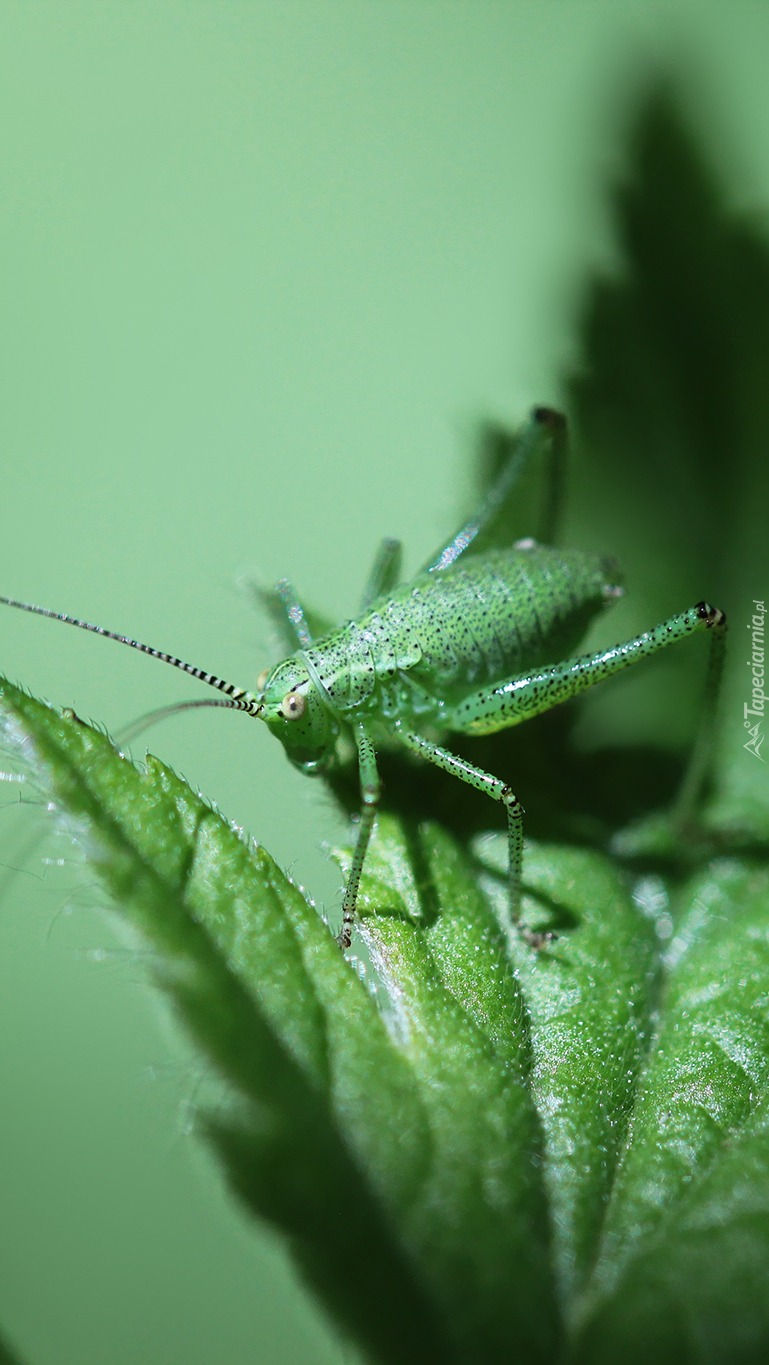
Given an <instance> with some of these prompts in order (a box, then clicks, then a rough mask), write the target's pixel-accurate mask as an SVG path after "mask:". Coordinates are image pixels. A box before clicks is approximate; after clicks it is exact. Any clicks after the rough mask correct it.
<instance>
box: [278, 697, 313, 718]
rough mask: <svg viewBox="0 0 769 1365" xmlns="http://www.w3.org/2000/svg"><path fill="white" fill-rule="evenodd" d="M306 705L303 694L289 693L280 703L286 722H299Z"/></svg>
mask: <svg viewBox="0 0 769 1365" xmlns="http://www.w3.org/2000/svg"><path fill="white" fill-rule="evenodd" d="M306 704H307V703H306V702H305V699H304V697H303V696H302V694H301V692H289V693H288V694H287V695H286V696H285V697H284V698H283V700H282V702H281V703H280V714H281V715H282V717H283V719H284V720H298V719H299V717H300V716H303V715H304V708H305V706H306Z"/></svg>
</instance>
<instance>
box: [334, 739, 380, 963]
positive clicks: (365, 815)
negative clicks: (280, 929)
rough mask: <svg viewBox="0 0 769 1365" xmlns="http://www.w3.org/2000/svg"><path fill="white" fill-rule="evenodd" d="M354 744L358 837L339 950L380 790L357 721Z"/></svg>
mask: <svg viewBox="0 0 769 1365" xmlns="http://www.w3.org/2000/svg"><path fill="white" fill-rule="evenodd" d="M355 743H356V744H357V746H358V768H359V771H360V794H361V799H362V802H363V804H362V806H361V812H360V820H359V822H358V838H357V839H356V841H355V851H354V853H353V855H352V866H351V867H350V874H349V876H348V878H347V886H346V887H345V891H344V900H343V901H342V928H341V930H340V932H339V934H338V936H337V940H336V941H337V943H338V944H339V947H340V948H342V949H345V948H349V946H350V943H351V942H352V926H353V924H354V922H355V904H356V901H357V899H358V888H359V886H360V878H361V873H362V871H363V863H364V860H365V857H366V851H367V849H368V845H369V840H370V838H371V831H372V829H373V827H374V820H375V819H376V812H377V806H378V804H379V796H380V793H381V790H382V784H381V781H380V778H379V769H378V768H377V762H376V750H375V749H374V745H373V742H372V739H371V736H370V735H369V733H368V731H367V730H366V727H365V726H364V725H363V724H362V723H361V722H360V721H359V722H358V724H357V725H356V726H355Z"/></svg>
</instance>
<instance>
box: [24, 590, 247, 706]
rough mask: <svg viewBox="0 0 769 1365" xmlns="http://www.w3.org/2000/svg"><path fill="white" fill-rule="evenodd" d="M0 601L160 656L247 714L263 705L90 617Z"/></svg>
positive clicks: (190, 666) (227, 704)
mask: <svg viewBox="0 0 769 1365" xmlns="http://www.w3.org/2000/svg"><path fill="white" fill-rule="evenodd" d="M0 603H1V604H2V605H3V606H6V607H16V608H17V610H18V611H30V612H32V613H33V614H34V615H35V616H48V617H50V619H51V620H52V621H63V622H64V623H65V625H67V626H77V627H78V629H79V630H91V631H93V633H94V635H106V637H107V639H108V640H117V642H118V644H120V645H128V646H129V647H130V648H131V649H138V650H141V653H142V654H149V655H151V657H152V658H153V659H160V660H161V661H162V662H163V663H164V664H170V665H171V667H172V668H179V669H181V671H182V673H189V674H190V676H191V677H193V678H198V679H199V681H200V682H204V683H207V685H208V686H209V687H215V688H217V690H218V691H219V692H224V693H225V694H226V695H227V697H228V698H229V700H228V701H226V702H222V703H221V705H222V706H231V707H233V708H234V709H235V710H237V711H247V712H248V714H249V715H250V716H259V715H261V712H262V707H261V705H260V703H259V701H258V699H257V697H256V696H255V695H254V693H253V692H246V691H245V689H244V688H242V687H236V686H235V684H234V683H228V682H225V681H224V679H223V678H217V677H216V674H214V673H206V672H205V670H204V669H202V668H195V667H194V666H193V665H192V664H186V663H185V662H184V660H183V659H177V658H176V657H175V656H174V655H173V654H165V653H164V652H163V650H162V649H153V648H152V646H151V645H143V644H140V642H139V641H138V640H131V639H129V637H128V636H127V635H118V634H117V633H116V632H115V631H114V630H106V629H105V628H104V626H94V625H91V622H90V621H78V619H77V617H75V616H66V615H65V614H64V612H61V611H50V610H49V608H48V607H36V606H33V605H32V603H31V602H17V601H16V599H15V598H13V597H0Z"/></svg>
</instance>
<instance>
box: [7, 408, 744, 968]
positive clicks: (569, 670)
mask: <svg viewBox="0 0 769 1365" xmlns="http://www.w3.org/2000/svg"><path fill="white" fill-rule="evenodd" d="M565 445H566V430H565V420H564V418H563V417H562V416H561V415H560V414H559V413H557V412H555V411H554V410H552V409H550V408H535V409H534V411H533V413H532V415H531V418H530V420H529V422H528V424H527V425H526V426H525V427H524V428H522V430H521V431H520V433H519V435H518V438H517V442H516V443H515V445H514V447H513V451H512V454H511V456H510V458H509V460H508V462H507V464H506V466H505V467H504V468H503V469H502V471H501V473H500V474H499V476H498V478H497V480H496V482H495V483H494V484H493V486H492V488H491V491H490V493H489V494H488V496H487V498H486V500H485V501H484V503H483V505H482V506H481V508H480V510H479V511H478V512H477V514H476V515H475V516H473V517H472V518H471V519H470V520H469V521H467V522H466V523H465V524H464V525H463V526H462V527H461V528H460V530H459V531H458V532H457V533H456V535H455V536H453V537H452V539H451V540H450V541H448V542H447V543H446V544H445V545H442V546H441V547H440V549H439V550H438V551H437V552H436V554H435V555H433V556H432V557H431V559H430V560H429V561H428V562H427V564H426V565H425V566H424V568H423V569H422V570H421V571H420V572H419V573H418V574H417V575H416V577H415V578H413V579H412V580H411V581H410V582H408V583H404V584H400V585H399V583H398V579H399V568H400V544H399V542H397V541H393V540H386V541H384V542H383V544H382V546H381V548H380V550H379V553H378V554H377V557H376V559H375V562H374V566H373V569H372V572H371V575H370V577H369V580H368V583H367V585H366V589H365V592H364V594H363V599H362V602H361V609H360V613H359V615H358V616H357V617H356V618H355V619H354V620H351V621H347V622H346V623H345V624H343V625H341V626H339V627H337V628H336V629H335V630H332V631H330V632H329V633H327V634H325V635H324V636H322V637H321V638H319V639H313V637H312V634H311V631H310V627H309V625H308V621H307V615H306V613H305V611H304V609H303V607H302V604H301V602H300V601H299V599H298V597H297V596H296V594H295V593H294V591H293V589H292V588H291V586H290V585H289V584H288V583H287V582H285V581H284V582H283V583H281V584H279V585H278V589H277V591H278V593H279V596H280V599H281V601H282V603H283V608H284V611H285V616H286V621H287V624H288V626H289V627H290V629H291V631H292V633H293V636H294V637H295V639H296V644H297V646H298V648H297V649H296V651H295V652H294V653H293V654H291V655H290V656H289V657H288V658H286V659H283V660H282V661H281V662H280V663H278V664H276V665H275V666H274V667H273V668H269V669H265V671H264V672H263V673H262V674H261V675H260V677H259V678H258V680H257V684H256V690H255V691H253V692H251V691H248V690H246V689H244V688H241V687H236V686H235V685H234V684H233V683H229V682H226V681H224V680H223V679H222V678H218V677H216V676H215V675H214V674H211V673H207V672H205V671H204V670H203V669H200V668H195V667H193V666H192V665H191V664H187V663H184V662H183V660H181V659H177V658H175V657H174V656H173V655H170V654H166V653H164V652H163V651H162V650H158V649H153V648H152V647H151V646H149V645H144V644H140V643H139V642H138V641H137V640H132V639H130V638H128V637H127V636H124V635H119V634H117V633H115V632H114V631H110V630H105V629H104V628H103V627H101V626H94V625H91V624H90V623H89V622H87V621H79V620H77V619H76V618H75V617H72V616H67V615H64V614H62V613H59V612H54V611H50V610H48V609H47V608H45V607H37V606H33V605H31V604H30V603H27V602H19V601H16V600H15V599H13V598H9V597H0V603H3V604H5V605H6V606H11V607H18V608H19V609H20V610H22V611H29V612H34V613H37V614H38V615H41V616H49V617H52V618H53V619H55V620H58V621H64V622H65V623H67V624H68V625H74V626H78V627H80V628H81V629H83V630H91V631H95V632H96V633H97V634H99V635H105V636H107V637H108V638H109V639H111V640H117V641H119V643H121V644H125V645H129V646H130V647H131V648H132V649H138V650H141V651H142V652H143V653H145V654H150V655H151V656H152V657H153V658H155V659H161V660H162V661H163V662H164V663H168V664H171V665H172V666H173V667H174V668H178V669H181V670H182V671H183V672H185V673H189V674H191V675H192V677H194V678H197V679H199V680H200V681H201V682H204V683H207V684H208V686H209V687H213V688H216V689H217V690H218V691H219V692H221V693H223V694H224V696H223V697H222V698H220V699H217V700H216V701H211V702H209V703H207V704H210V705H219V706H226V707H231V708H233V709H236V710H239V711H245V712H246V713H247V714H248V715H250V716H253V717H255V718H256V719H258V720H262V721H264V722H265V724H266V725H267V727H268V728H269V729H270V730H271V731H272V733H273V734H274V735H275V736H276V738H277V739H279V740H280V742H281V744H282V745H283V747H284V749H285V751H286V754H287V756H288V758H289V759H290V760H291V762H292V763H293V764H294V765H295V766H296V767H297V768H299V769H300V770H301V771H302V772H304V773H307V774H309V775H316V774H322V773H324V772H328V771H329V770H330V768H331V766H332V764H333V763H334V762H335V760H336V757H337V752H338V743H339V740H340V737H341V736H342V735H343V734H344V733H347V734H351V735H352V737H353V739H354V741H355V746H356V749H357V756H358V767H359V773H360V789H361V813H360V819H359V822H358V830H357V838H356V842H355V848H354V852H353V857H352V864H351V867H350V872H349V875H348V879H347V885H346V888H345V892H344V900H343V904H342V925H341V930H340V933H339V935H338V942H339V944H340V946H341V947H342V948H348V947H349V946H350V942H351V935H352V929H353V924H354V922H355V907H356V901H357V896H358V889H359V885H360V878H361V873H362V870H363V864H364V861H365V857H366V851H367V848H368V845H369V840H370V838H371V832H372V828H373V825H374V821H375V817H376V811H377V804H378V802H379V797H380V789H381V783H380V778H379V772H378V768H377V745H378V742H380V741H381V740H382V739H383V738H385V737H386V738H387V740H388V742H392V741H393V740H395V741H396V742H400V743H401V744H402V745H403V746H404V747H405V748H406V749H407V750H409V751H410V752H411V753H413V754H416V755H418V756H420V757H421V758H422V759H425V760H426V761H428V762H430V763H434V764H435V765H436V766H437V767H438V768H442V769H443V770H444V771H445V772H447V773H451V774H452V775H453V776H454V777H457V778H459V779H460V781H462V782H467V783H469V784H470V786H472V787H474V788H475V789H476V790H478V791H481V792H485V793H486V794H487V795H488V796H490V797H491V798H492V800H494V801H499V802H501V803H502V805H503V806H504V807H505V809H506V812H507V827H508V876H509V899H510V915H511V919H512V922H513V923H514V924H515V925H517V926H518V928H519V931H520V932H521V934H522V935H523V937H524V938H525V939H526V941H527V942H529V943H530V944H531V945H532V946H533V947H539V946H541V945H542V943H543V942H545V941H547V939H548V938H549V937H551V935H548V934H543V933H537V932H534V931H532V930H530V929H528V928H526V927H525V926H523V925H522V924H521V920H520V911H521V863H522V854H523V808H522V806H521V803H520V801H519V800H518V798H517V796H516V795H515V794H514V792H513V790H512V788H511V787H510V786H508V784H507V783H506V782H505V781H503V780H502V779H501V778H499V777H495V776H493V775H492V774H491V773H487V772H484V771H483V770H482V769H481V768H479V767H476V766H474V765H473V764H472V763H469V762H468V761H466V760H465V759H464V758H460V757H459V756H457V755H456V754H454V753H452V752H451V750H450V749H448V748H446V747H444V745H443V744H442V743H440V742H439V740H440V738H441V737H442V735H444V734H448V733H459V734H465V735H487V734H492V733H494V732H495V731H499V730H503V729H506V728H507V727H509V726H512V725H517V724H519V723H520V722H521V721H523V720H527V719H529V718H530V717H532V716H536V715H538V714H539V713H540V712H543V711H547V710H549V709H550V708H551V707H553V706H556V705H557V704H558V703H559V702H562V701H565V700H567V698H570V697H574V696H576V695H577V694H578V693H580V692H583V691H585V689H586V688H588V687H592V686H594V684H596V683H598V682H601V681H603V679H605V678H608V677H610V676H611V675H613V674H615V673H618V672H620V671H621V670H622V669H625V668H628V667H629V666H630V665H631V664H634V663H637V662H639V661H640V660H641V659H644V658H646V657H648V656H649V655H650V654H655V653H656V652H657V651H658V650H660V649H664V648H665V647H666V646H667V645H671V644H673V643H675V641H677V640H681V639H683V638H684V637H685V636H687V635H691V634H693V633H694V632H696V631H709V632H710V633H711V649H710V658H709V665H708V674H707V680H706V685H705V697H704V703H703V708H702V716H701V720H700V728H699V733H698V739H697V741H696V743H695V745H694V748H693V751H692V755H691V758H690V761H689V766H688V769H687V772H686V774H685V777H684V781H683V784H682V787H681V790H680V792H679V795H678V798H677V801H676V805H675V808H674V816H675V819H676V820H677V821H678V822H679V823H680V824H681V825H683V824H685V823H686V821H687V820H688V819H689V818H690V817H691V814H692V812H693V810H694V808H695V806H696V802H697V799H698V796H699V794H700V791H701V788H702V785H703V781H704V778H705V776H706V774H707V769H708V763H709V757H710V748H711V742H712V732H713V723H714V716H715V709H716V703H717V696H718V689H719V682H720V676H721V671H722V664H723V657H724V640H725V631H726V618H725V616H724V613H723V612H722V611H720V610H719V609H718V608H717V607H712V606H710V605H709V604H708V603H707V602H699V603H698V604H697V605H696V606H694V607H690V608H689V609H688V610H686V611H683V612H680V613H678V614H677V615H675V616H671V617H669V618H668V620H666V621H663V622H662V624H661V625H658V626H655V627H654V628H653V629H651V630H648V631H645V632H644V633H643V634H641V635H638V636H636V637H635V638H634V639H632V640H627V641H626V642H625V643H623V644H620V645H615V646H614V647H613V648H610V649H603V650H601V651H599V652H598V653H595V654H583V655H576V654H575V653H574V651H575V650H576V649H577V647H578V646H579V643H580V641H581V639H582V638H583V636H584V634H585V632H586V630H587V627H588V626H589V624H590V622H591V621H592V620H593V618H594V617H595V616H597V615H598V613H599V612H601V611H602V610H603V609H604V608H605V607H606V606H607V605H609V604H610V603H611V602H612V601H613V600H614V599H615V598H617V597H619V596H621V595H622V592H623V589H622V587H621V586H620V584H619V583H617V581H616V578H617V571H616V566H615V565H614V561H613V560H609V559H606V558H603V557H601V556H600V555H597V554H592V553H586V552H584V551H580V550H571V549H561V548H558V549H556V548H554V547H553V546H552V545H550V544H545V543H539V542H538V541H536V540H533V539H526V540H519V541H517V542H515V543H514V544H513V545H512V546H511V547H509V548H506V549H492V550H486V551H483V550H481V551H480V552H479V551H478V546H477V545H475V544H474V542H476V541H477V542H478V543H479V544H482V536H483V532H484V531H485V530H487V529H488V527H489V525H490V524H491V522H492V521H493V518H494V517H495V515H496V514H497V513H498V511H499V509H500V508H501V507H502V506H503V505H504V504H505V503H506V502H507V500H508V498H509V497H510V494H511V493H512V492H513V491H514V490H515V488H516V486H517V485H518V484H519V482H520V479H521V477H522V475H523V473H524V471H525V469H526V468H527V466H528V465H529V463H530V461H531V460H532V459H533V458H534V457H536V456H537V455H540V454H544V455H546V456H549V466H548V470H549V473H548V478H549V495H548V499H547V502H546V512H545V517H544V520H543V526H544V527H545V533H544V534H543V537H542V538H543V540H550V539H552V538H553V532H554V529H555V523H556V520H557V514H558V504H559V499H560V487H561V485H562V473H563V462H564V453H565ZM479 537H480V538H481V539H480V540H479ZM189 704H190V705H195V704H198V705H201V704H206V703H189ZM183 705H184V704H183ZM173 709H176V708H163V710H164V712H165V711H168V710H173Z"/></svg>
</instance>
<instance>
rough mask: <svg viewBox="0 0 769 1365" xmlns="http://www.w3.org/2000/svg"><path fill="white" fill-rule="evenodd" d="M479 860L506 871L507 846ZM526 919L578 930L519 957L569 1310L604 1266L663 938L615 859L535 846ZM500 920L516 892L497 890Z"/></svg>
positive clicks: (494, 846)
mask: <svg viewBox="0 0 769 1365" xmlns="http://www.w3.org/2000/svg"><path fill="white" fill-rule="evenodd" d="M479 852H480V854H481V856H482V857H483V858H484V860H485V861H486V862H487V863H490V865H491V866H492V867H494V868H496V869H497V870H498V871H499V872H500V873H501V872H504V870H505V868H506V860H507V847H506V840H505V839H504V838H503V837H500V836H497V835H491V836H488V837H487V838H485V839H483V840H482V841H481V843H480V845H479ZM524 883H525V886H526V888H527V890H528V892H529V895H528V896H527V897H526V898H525V900H524V911H523V913H524V918H525V919H527V920H529V922H530V923H532V924H536V925H537V926H538V927H539V926H542V925H543V924H547V923H548V921H550V922H551V923H552V922H553V916H555V921H554V922H555V924H556V925H560V926H561V927H562V928H564V929H568V930H569V931H568V932H566V933H563V934H562V936H561V937H560V938H558V939H557V940H556V942H555V943H554V944H553V945H551V947H550V948H549V949H547V950H546V951H544V952H542V953H540V954H533V953H531V952H530V951H529V950H528V949H527V948H526V947H525V945H524V943H523V942H522V940H521V939H520V938H519V937H518V936H517V935H513V936H511V942H510V952H511V957H512V960H513V962H514V963H515V964H516V967H517V975H518V979H519V981H520V983H521V987H522V989H523V992H524V995H525V999H526V1002H527V1005H528V1009H529V1013H530V1018H531V1038H532V1054H533V1066H532V1073H531V1088H532V1095H533V1098H534V1101H535V1103H536V1105H537V1109H538V1111H539V1114H540V1118H541V1121H542V1125H543V1129H544V1134H545V1152H546V1167H545V1180H546V1185H547V1189H548V1194H549V1198H550V1207H551V1215H552V1218H553V1224H554V1230H555V1263H556V1266H557V1270H558V1275H559V1281H560V1289H561V1296H562V1300H563V1303H564V1306H565V1309H566V1311H567V1312H568V1313H571V1312H572V1311H573V1303H574V1300H575V1296H576V1295H577V1294H578V1293H579V1291H580V1289H581V1288H582V1287H583V1286H584V1282H585V1280H586V1277H587V1276H588V1274H589V1272H590V1269H591V1267H592V1264H593V1260H594V1258H595V1254H596V1251H597V1242H598V1238H599V1236H600V1231H601V1227H602V1222H603V1217H604V1213H605V1207H606V1201H607V1199H608V1197H609V1192H610V1190H611V1188H612V1182H613V1178H614V1175H615V1171H616V1167H617V1163H618V1161H619V1157H620V1154H621V1151H622V1148H623V1145H624V1142H625V1139H626V1135H627V1126H628V1122H629V1118H630V1114H631V1112H632V1105H633V1101H634V1098H635V1092H636V1087H637V1084H638V1076H639V1072H640V1068H641V1062H642V1060H643V1057H644V1055H645V1052H646V1048H647V1047H648V1041H649V1030H650V1023H649V1010H650V996H651V992H652V989H653V986H654V976H655V965H656V964H655V957H654V942H655V935H654V929H653V926H652V925H651V923H650V921H649V920H648V919H645V918H644V917H643V916H642V914H641V913H640V911H639V909H638V908H637V907H636V906H635V905H634V904H633V902H632V900H631V898H630V896H629V894H628V891H627V888H626V886H625V885H624V884H623V881H622V879H621V878H620V877H619V876H618V874H617V871H616V870H615V869H614V868H613V867H612V866H611V864H610V863H609V862H608V861H607V859H606V858H604V857H602V856H600V855H598V854H595V853H591V852H588V851H586V850H576V849H564V848H555V847H537V846H532V845H527V849H526V857H525V860H524ZM489 890H490V892H491V893H492V895H493V896H494V898H495V900H496V903H497V905H498V908H499V912H500V914H503V913H504V910H505V899H506V891H505V886H504V881H503V879H502V878H501V877H500V878H498V880H497V881H496V883H491V884H489Z"/></svg>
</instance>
